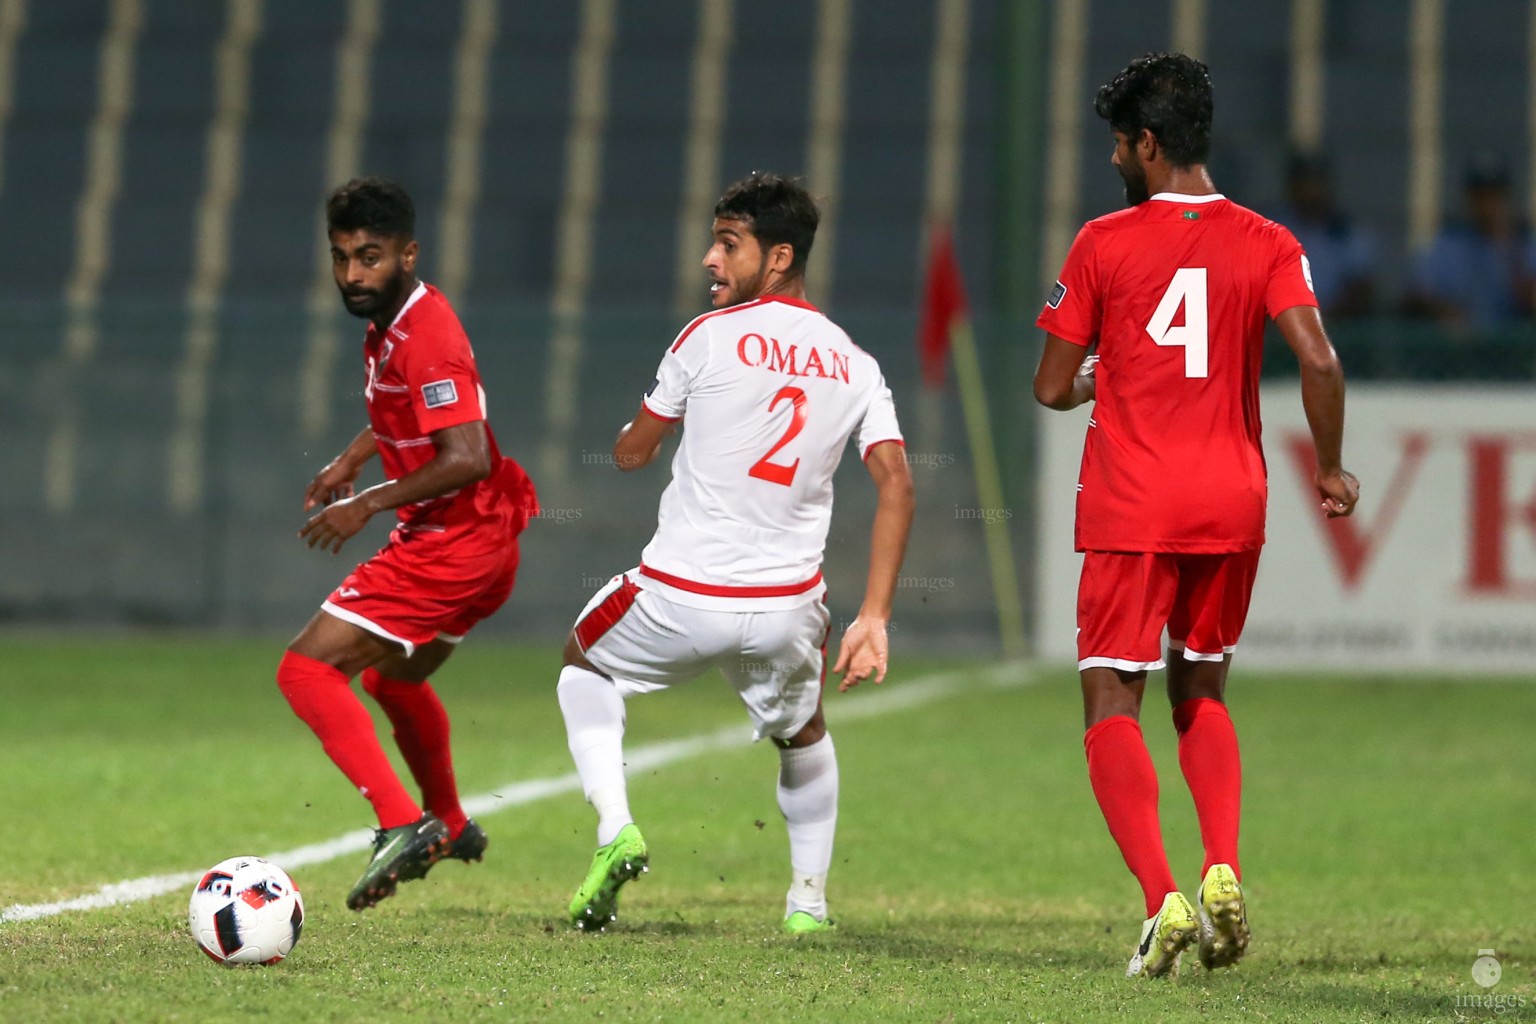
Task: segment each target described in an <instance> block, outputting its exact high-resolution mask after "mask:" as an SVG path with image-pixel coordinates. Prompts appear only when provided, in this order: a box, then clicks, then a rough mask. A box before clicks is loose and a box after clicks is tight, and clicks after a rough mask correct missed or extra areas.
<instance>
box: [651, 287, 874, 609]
mask: <svg viewBox="0 0 1536 1024" xmlns="http://www.w3.org/2000/svg"><path fill="white" fill-rule="evenodd" d="M645 408H646V410H647V411H648V412H649V413H650V414H651V415H653V416H655V417H657V418H658V419H662V420H668V421H675V420H680V419H684V418H686V424H685V426H684V430H683V437H682V442H681V443H680V444H679V445H678V449H677V455H676V456H675V457H674V458H673V460H672V482H671V483H670V484H668V485H667V489H666V491H665V493H663V494H662V496H661V508H660V511H659V513H658V515H657V523H656V535H655V536H654V537H652V538H651V542H650V543H649V544H647V545H646V547H645V551H644V552H643V553H642V554H641V557H640V574H641V575H642V576H643V577H644V579H643V580H642V581H641V582H642V585H643V586H644V587H645V588H646V589H655V590H658V591H659V592H661V593H662V594H663V596H665V597H667V598H668V599H669V600H672V601H675V602H677V603H678V604H684V605H691V606H693V607H698V608H719V609H734V610H740V609H749V610H762V611H767V610H771V609H778V608H792V607H796V606H798V605H801V604H807V603H809V602H811V601H815V600H818V599H820V598H821V596H822V594H823V593H825V590H826V587H825V585H824V584H823V583H822V580H821V558H822V551H823V549H824V548H825V547H826V542H827V528H828V526H829V525H830V524H831V522H832V474H833V473H834V472H835V471H836V470H837V464H838V462H839V461H840V460H841V459H842V455H843V449H844V448H845V447H846V446H847V444H848V439H849V438H850V437H852V436H853V434H854V432H855V431H857V432H858V444H859V451H860V454H861V455H863V456H864V457H865V458H868V456H869V450H870V449H871V448H872V447H874V446H875V445H877V444H879V443H880V442H882V441H894V442H896V443H898V444H899V443H901V440H902V438H901V429H900V427H899V426H898V425H897V423H896V407H895V405H894V404H892V402H891V391H890V388H888V387H886V386H885V378H884V377H883V376H881V374H880V366H879V364H878V363H876V362H875V360H874V357H873V356H870V355H869V354H868V353H866V352H864V351H863V350H862V349H860V348H858V347H857V346H856V345H854V343H853V342H852V340H850V339H849V337H848V335H847V334H846V333H845V332H844V331H843V330H842V328H840V327H838V326H837V325H836V324H834V323H833V322H832V321H831V320H828V319H827V318H826V317H825V316H824V315H822V313H821V312H820V311H819V310H817V309H816V307H815V306H812V305H811V304H810V303H808V302H803V301H801V300H798V299H791V298H785V297H783V296H778V295H772V296H763V297H762V298H758V299H754V300H752V301H750V302H744V303H741V304H740V305H736V306H729V307H727V308H725V309H718V310H715V311H713V312H710V313H705V314H704V315H703V316H700V317H698V318H697V319H695V320H694V321H693V322H692V323H690V324H689V325H688V326H687V327H685V328H684V329H683V332H682V333H681V334H679V335H678V336H677V340H676V341H674V342H673V343H672V346H671V348H669V349H668V350H667V353H666V355H664V356H663V357H662V359H661V368H660V369H659V370H658V371H657V373H656V382H655V383H654V384H653V385H651V390H650V391H649V392H648V393H647V394H646V396H645Z"/></svg>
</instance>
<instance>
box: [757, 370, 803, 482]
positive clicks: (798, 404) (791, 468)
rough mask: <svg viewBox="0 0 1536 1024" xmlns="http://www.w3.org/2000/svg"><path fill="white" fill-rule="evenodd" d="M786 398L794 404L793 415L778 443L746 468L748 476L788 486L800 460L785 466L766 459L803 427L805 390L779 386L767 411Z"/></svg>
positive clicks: (773, 454) (793, 477) (776, 452)
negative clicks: (750, 466)
mask: <svg viewBox="0 0 1536 1024" xmlns="http://www.w3.org/2000/svg"><path fill="white" fill-rule="evenodd" d="M786 400H787V401H789V402H792V403H793V404H794V415H793V416H791V417H790V420H789V427H788V429H786V430H785V431H784V436H783V437H781V438H779V440H778V443H777V444H775V445H774V446H773V447H772V448H769V449H768V451H767V452H766V453H765V454H764V455H763V457H762V458H760V459H758V460H757V461H756V462H754V463H753V464H752V468H751V469H749V470H747V475H748V476H755V477H757V478H758V479H759V480H767V481H768V482H769V483H771V484H779V485H781V486H784V487H788V486H789V485H790V484H791V483H793V482H794V479H795V470H797V469H799V468H800V460H799V459H796V460H795V461H794V462H791V463H790V464H789V465H787V466H786V465H784V464H783V463H781V462H769V461H768V460H769V459H771V458H773V457H774V456H775V455H777V454H778V451H779V449H780V448H783V447H784V446H785V445H787V444H789V442H791V441H793V440H794V439H795V435H797V434H799V433H800V431H802V430H804V429H805V401H806V399H805V392H804V391H801V390H800V389H799V388H792V387H782V388H779V390H778V392H777V393H776V394H775V395H774V396H773V399H772V400H771V401H770V402H769V403H768V411H769V412H773V410H774V407H775V406H777V405H778V404H779V403H780V402H781V401H786Z"/></svg>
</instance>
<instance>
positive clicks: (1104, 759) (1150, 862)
mask: <svg viewBox="0 0 1536 1024" xmlns="http://www.w3.org/2000/svg"><path fill="white" fill-rule="evenodd" d="M1083 748H1084V749H1085V750H1086V751H1087V752H1088V781H1089V782H1090V783H1092V784H1093V795H1094V797H1096V798H1097V799H1098V801H1099V809H1100V810H1101V811H1103V812H1104V822H1105V824H1107V825H1108V826H1109V834H1110V835H1112V836H1114V838H1115V843H1116V844H1117V845H1118V846H1119V847H1120V855H1121V856H1123V857H1124V858H1125V866H1126V867H1128V868H1130V869H1131V874H1133V875H1135V876H1136V881H1138V882H1140V883H1141V892H1142V895H1143V896H1144V897H1146V901H1147V916H1148V917H1151V916H1152V915H1154V914H1156V913H1157V912H1158V910H1159V909H1160V908H1161V907H1162V905H1163V897H1164V896H1166V895H1168V893H1170V892H1173V891H1174V890H1175V889H1177V888H1178V886H1177V885H1175V884H1174V881H1173V871H1172V870H1171V869H1170V868H1169V867H1168V854H1167V853H1166V852H1164V850H1163V830H1162V826H1161V825H1159V824H1158V820H1157V770H1156V769H1154V768H1153V767H1152V755H1151V754H1149V753H1148V752H1147V743H1146V740H1144V739H1143V738H1142V735H1141V726H1140V725H1138V724H1137V723H1136V720H1135V719H1134V718H1131V717H1129V716H1127V715H1115V716H1113V717H1112V718H1106V719H1104V721H1102V722H1099V723H1097V724H1095V725H1094V726H1093V727H1092V728H1090V729H1089V730H1088V732H1087V733H1086V734H1084V736H1083Z"/></svg>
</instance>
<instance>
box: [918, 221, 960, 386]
mask: <svg viewBox="0 0 1536 1024" xmlns="http://www.w3.org/2000/svg"><path fill="white" fill-rule="evenodd" d="M965 313H966V302H965V283H964V282H963V281H961V280H960V264H959V262H958V261H957V260H956V259H955V244H954V239H953V238H951V236H950V231H949V225H948V224H936V225H934V228H933V234H932V237H931V239H930V241H929V246H928V279H927V281H926V282H925V283H924V286H923V309H922V313H921V315H920V318H919V320H918V325H917V357H918V360H919V362H921V364H922V369H923V384H924V386H925V387H929V388H941V387H943V386H944V363H945V362H946V357H947V356H948V355H949V342H950V332H951V330H952V329H953V327H954V324H955V321H956V320H957V319H959V318H960V317H963V316H964V315H965Z"/></svg>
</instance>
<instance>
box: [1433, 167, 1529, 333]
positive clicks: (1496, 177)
mask: <svg viewBox="0 0 1536 1024" xmlns="http://www.w3.org/2000/svg"><path fill="white" fill-rule="evenodd" d="M1463 185H1464V194H1465V199H1466V208H1467V220H1466V221H1465V222H1464V223H1458V224H1453V225H1451V226H1448V227H1446V228H1445V229H1444V230H1442V231H1441V232H1440V234H1439V235H1438V236H1437V237H1436V238H1435V240H1434V242H1433V243H1431V244H1430V246H1429V248H1428V249H1426V250H1425V251H1424V252H1423V253H1422V254H1421V255H1420V257H1419V260H1418V263H1417V265H1416V266H1415V268H1414V275H1413V283H1412V286H1411V288H1410V291H1409V294H1408V299H1407V303H1406V305H1407V308H1408V311H1409V312H1410V313H1414V314H1417V315H1420V316H1428V317H1432V318H1434V319H1437V320H1439V321H1441V322H1442V323H1444V324H1446V325H1448V326H1452V327H1457V328H1470V329H1473V330H1485V329H1488V328H1494V327H1498V326H1500V325H1504V324H1508V323H1511V322H1512V321H1516V320H1519V319H1522V318H1524V317H1529V316H1530V315H1531V312H1532V298H1533V294H1536V293H1533V287H1536V247H1533V246H1532V243H1531V237H1530V233H1529V232H1528V231H1527V230H1526V227H1525V224H1524V223H1523V222H1522V220H1521V218H1520V215H1519V213H1518V211H1517V210H1516V208H1515V204H1514V201H1513V198H1512V197H1511V196H1510V189H1509V172H1508V169H1507V168H1506V167H1505V166H1504V164H1503V162H1502V161H1501V160H1498V159H1496V158H1492V157H1481V158H1478V159H1476V160H1474V161H1473V162H1472V164H1471V165H1470V166H1469V167H1468V169H1467V173H1466V176H1465V177H1464V178H1463Z"/></svg>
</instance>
